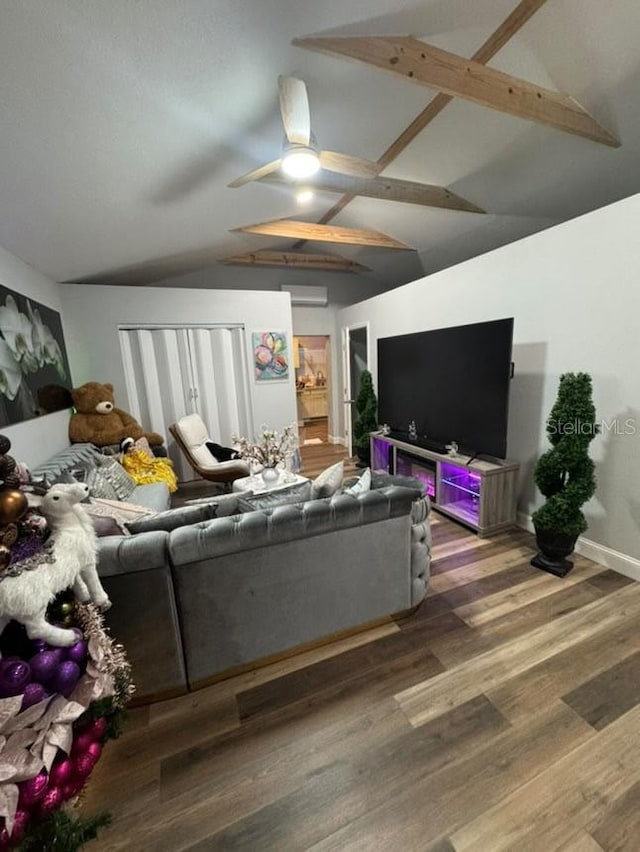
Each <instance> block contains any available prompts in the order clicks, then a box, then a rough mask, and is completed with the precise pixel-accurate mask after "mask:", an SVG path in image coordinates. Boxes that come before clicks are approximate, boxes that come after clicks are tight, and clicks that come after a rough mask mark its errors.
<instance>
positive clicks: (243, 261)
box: [219, 249, 370, 272]
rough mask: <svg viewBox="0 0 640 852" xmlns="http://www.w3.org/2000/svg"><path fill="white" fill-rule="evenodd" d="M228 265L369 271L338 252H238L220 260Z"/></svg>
mask: <svg viewBox="0 0 640 852" xmlns="http://www.w3.org/2000/svg"><path fill="white" fill-rule="evenodd" d="M219 262H220V263H224V264H226V265H228V266H259V267H263V266H271V267H274V266H277V267H281V268H283V269H321V270H323V271H324V272H369V271H370V270H369V267H367V266H363V265H362V264H361V263H356V261H355V260H349V258H347V257H342V256H340V255H336V254H307V253H305V254H302V253H300V252H292V251H270V250H267V249H264V250H260V251H252V252H247V253H246V254H236V255H232V256H230V257H225V258H223V259H222V260H220V261H219Z"/></svg>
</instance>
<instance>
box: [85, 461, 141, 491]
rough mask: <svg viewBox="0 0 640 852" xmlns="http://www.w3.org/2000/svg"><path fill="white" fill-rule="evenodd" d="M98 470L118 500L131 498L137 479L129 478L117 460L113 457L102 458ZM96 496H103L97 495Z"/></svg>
mask: <svg viewBox="0 0 640 852" xmlns="http://www.w3.org/2000/svg"><path fill="white" fill-rule="evenodd" d="M97 469H98V470H99V471H100V473H101V474H102V476H103V477H104V478H105V479H106V480H107V481H108V482H109V484H110V485H111V486H112V487H113V490H114V491H115V493H116V498H117V499H118V500H128V499H129V498H130V497H131V495H132V494H133V492H134V490H135V487H136V482H135V479H134V478H133V477H132V476H129V474H128V473H127V471H126V470H125V469H124V468H123V467H122V465H121V464H120V462H119V461H118V460H117V459H115V458H113V456H111V457H110V456H101V457H100V458H99V460H98V464H97ZM95 496H96V497H99V496H101V495H99V494H96V495H95Z"/></svg>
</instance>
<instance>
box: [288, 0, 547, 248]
mask: <svg viewBox="0 0 640 852" xmlns="http://www.w3.org/2000/svg"><path fill="white" fill-rule="evenodd" d="M546 2H547V0H520V3H518V5H517V6H516V7H515V9H514V10H513V12H511V14H510V15H507V17H506V18H505V19H504V21H502V23H501V24H500V26H499V27H497V29H495V30H494V31H493V32H492V33H491V35H490V36H489V38H488V39H487V40H486V41H485V42H483V43H482V44H481V45H480V47H479V48H478V49H477V50H476V52H475V53H474V54H473V56H472V57H471V58H472V59H473V60H474V61H475V62H480V63H481V64H482V65H485V64H486V63H487V62H489V61H490V60H491V59H493V57H494V56H495V55H496V53H498V51H499V50H500V49H501V48H503V47H504V46H505V44H507V43H508V42H509V41H510V40H511V39H512V38H513V36H514V35H515V34H516V33H517V32H518V31H519V30H521V29H522V27H523V26H524V25H525V24H526V23H527V21H528V20H529V19H530V18H532V17H533V15H535V13H536V12H538V11H539V10H540V9H541V8H542V6H544V4H545V3H546ZM452 100H453V98H452V97H451V96H450V95H443V94H437V95H436V96H435V97H434V98H433V99H432V100H431V101H430V102H429V103H428V104H427V106H426V107H425V108H424V109H423V110H422V112H421V113H419V114H418V115H417V116H416V117H415V118H414V119H413V121H412V122H411V124H409V125H408V126H407V127H406V128H405V129H404V130H403V131H402V133H401V134H400V135H399V136H398V137H397V138H396V139H394V141H393V142H392V143H391V145H389V147H388V148H387V150H386V151H385V152H384V154H382V156H380V157H379V158H378V161H377V162H378V166H379V170H380V172H381V171H383V170H384V169H386V167H387V166H388V165H389V164H390V163H392V162H393V161H394V160H395V159H396V158H397V157H398V156H400V154H401V153H402V152H403V151H404V150H405V148H408V147H409V145H410V144H411V143H412V142H413V140H414V139H415V138H416V136H418V134H420V133H422V131H423V130H424V129H425V127H427V126H428V125H429V124H431V122H432V121H433V120H434V119H435V118H437V117H438V115H440V113H441V112H442V110H443V109H444V108H445V107H446V106H447V104H449V103H450V102H451V101H452ZM355 197H356V196H355V195H349V194H347V195H343V196H342V198H340V199H339V200H338V201H336V203H335V204H334V205H333V207H331V208H330V209H329V210H327V212H326V213H325V214H324V215H323V216H321V217H320V219H319V220H318V221H319V223H320V224H321V225H326V224H327V223H328V222H331V221H333V219H335V218H336V216H337V215H338V214H339V213H341V212H342V211H343V210H344V208H345V207H346V206H347V205H348V204H350V203H351V202H352V201H353V200H354V198H355ZM302 245H304V243H300V242H298V243H295V245H294V246H293V247H294V248H301V246H302Z"/></svg>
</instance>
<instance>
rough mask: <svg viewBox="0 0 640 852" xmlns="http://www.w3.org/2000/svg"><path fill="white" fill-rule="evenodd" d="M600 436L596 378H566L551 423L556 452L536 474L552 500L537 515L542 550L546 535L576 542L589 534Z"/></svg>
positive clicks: (577, 375) (580, 375) (543, 461)
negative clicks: (592, 454)
mask: <svg viewBox="0 0 640 852" xmlns="http://www.w3.org/2000/svg"><path fill="white" fill-rule="evenodd" d="M599 431H600V427H599V426H598V425H597V423H596V410H595V407H594V404H593V399H592V387H591V376H589V375H588V374H587V373H565V374H564V375H562V376H560V385H559V388H558V397H557V399H556V402H555V404H554V406H553V408H552V409H551V413H550V415H549V419H548V420H547V435H548V437H549V441H550V442H551V445H552V446H551V449H550V450H547V452H546V453H544V455H542V456H540V458H539V459H538V463H537V464H536V468H535V473H534V478H535V483H536V485H537V486H538V488H539V489H540V491H541V492H542V494H543V495H544V496H545V497H546V498H547V500H546V502H545V503H544V505H542V506H541V507H540V508H539V509H537V510H536V511H535V512H534V513H533V523H534V526H535V528H536V533H537V535H538V544H539V545H540V546H541V549H543V547H542V545H541V543H540V533H541V532H547V533H554V534H561V535H565V536H572V537H574V541H575V538H577V536H579V535H580V533H583V532H584V531H585V530H586V528H587V522H586V520H585V517H584V515H583V513H582V511H581V508H580V507H581V506H582V505H583V504H584V503H586V501H587V500H588V499H589V498H590V497H592V496H593V494H594V492H595V490H596V479H595V475H594V464H593V461H592V460H591V459H590V458H589V455H588V452H589V444H590V443H591V441H593V439H594V438H595V437H596V435H597V434H598V432H599ZM571 550H573V545H572V546H571V549H570V550H569V552H571Z"/></svg>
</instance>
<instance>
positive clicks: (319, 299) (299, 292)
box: [280, 284, 329, 308]
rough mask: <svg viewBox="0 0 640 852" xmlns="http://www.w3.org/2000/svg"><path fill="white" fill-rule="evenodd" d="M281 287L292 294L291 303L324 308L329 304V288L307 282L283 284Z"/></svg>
mask: <svg viewBox="0 0 640 852" xmlns="http://www.w3.org/2000/svg"><path fill="white" fill-rule="evenodd" d="M280 289H281V290H282V291H283V292H285V293H289V294H290V295H291V304H292V305H300V306H306V307H312V306H315V307H320V308H324V307H326V305H327V304H328V301H329V299H328V297H327V288H326V287H312V286H311V285H307V284H281V285H280Z"/></svg>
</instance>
